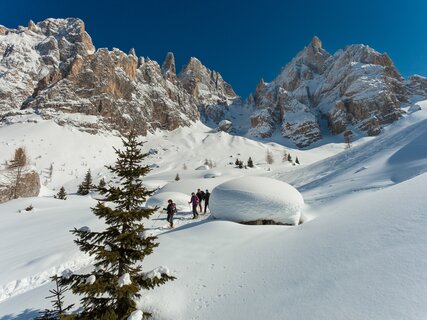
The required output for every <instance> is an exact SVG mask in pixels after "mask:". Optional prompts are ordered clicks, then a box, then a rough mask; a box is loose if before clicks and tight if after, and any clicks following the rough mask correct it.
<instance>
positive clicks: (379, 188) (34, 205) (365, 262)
mask: <svg viewBox="0 0 427 320" xmlns="http://www.w3.org/2000/svg"><path fill="white" fill-rule="evenodd" d="M0 54H2V55H3V59H2V60H1V62H0V98H1V101H0V119H1V124H0V163H2V167H1V168H0V169H2V170H3V169H4V167H5V166H4V165H3V164H5V163H7V161H10V159H11V158H12V157H13V154H14V152H15V150H16V149H17V148H20V147H23V148H25V151H26V153H27V155H28V158H29V166H30V167H31V169H32V170H33V171H34V172H36V173H37V174H38V176H39V177H40V192H39V194H38V196H31V197H25V198H19V199H13V200H10V201H7V202H4V203H0V222H1V223H0V257H1V258H0V320H12V319H13V320H27V319H33V318H34V317H36V316H37V315H38V313H39V311H41V310H43V309H44V308H48V307H50V306H51V304H50V302H49V300H48V299H45V298H44V297H46V296H48V295H49V289H51V288H52V287H53V283H52V282H51V281H50V277H51V276H53V275H55V274H61V273H62V272H64V271H66V270H71V271H72V272H81V271H82V270H83V271H87V270H91V269H92V265H93V257H89V256H88V255H85V254H83V253H82V252H81V251H79V249H78V247H77V246H76V244H75V243H74V242H73V241H74V240H75V237H74V236H73V235H72V234H71V233H70V230H72V229H73V228H81V227H88V228H90V229H91V230H101V229H102V228H103V227H104V223H103V221H101V220H98V219H97V218H96V217H95V216H94V215H93V213H92V212H91V208H93V207H94V206H95V205H96V203H97V198H98V197H99V194H97V193H96V192H90V193H89V194H88V195H78V194H76V192H77V189H78V186H79V184H80V183H81V182H82V180H83V178H84V176H85V174H86V173H87V171H88V170H90V171H91V174H92V177H93V182H94V183H95V184H96V183H98V182H99V181H100V180H101V179H104V180H105V181H106V182H107V184H109V183H113V182H114V181H112V180H113V177H112V176H111V174H110V173H109V171H108V170H107V169H106V167H105V166H106V165H111V164H112V163H114V161H115V153H114V149H113V147H115V148H121V136H122V134H123V133H125V132H127V130H128V129H129V128H130V127H131V126H132V127H134V128H136V130H137V131H138V134H140V135H139V139H140V141H143V143H144V146H143V151H144V152H147V153H148V156H147V158H146V159H145V164H146V165H148V166H149V167H150V168H151V171H150V173H149V174H148V175H147V176H145V177H144V178H143V183H144V185H145V186H146V187H147V188H149V189H152V190H156V191H155V193H154V194H153V196H152V197H150V198H149V199H148V200H147V202H146V203H145V204H144V206H146V207H154V206H156V205H157V206H159V207H160V208H163V207H165V206H166V205H167V200H168V199H173V200H174V201H175V203H176V204H177V209H178V212H177V213H176V215H175V222H174V224H175V225H174V228H169V225H168V223H167V221H166V213H165V211H163V210H161V209H160V210H158V212H156V213H155V214H154V215H152V216H151V218H150V219H147V220H145V221H144V225H145V227H146V228H147V229H148V230H149V232H150V234H152V235H157V236H158V242H159V243H160V245H159V247H158V248H156V249H155V250H154V253H153V254H152V255H149V256H148V257H147V258H146V260H144V262H143V264H142V266H143V269H144V270H145V271H149V270H153V269H155V268H156V267H158V266H166V267H167V268H168V269H167V270H169V271H170V273H171V274H172V275H173V276H175V277H176V280H174V281H170V282H167V283H166V284H165V285H163V286H161V287H159V288H155V289H154V290H150V291H144V292H142V299H140V300H139V301H138V308H140V309H141V310H144V311H147V312H151V313H152V314H153V319H157V320H172V319H173V320H190V319H194V320H195V319H200V320H218V319H230V320H240V319H242V320H243V319H277V320H279V319H290V320H293V319H295V320H297V319H316V320H342V319H351V320H358V319H360V320H365V319H372V320H375V319H377V320H384V319H387V320H393V319H395V320H401V319H409V320H418V319H425V318H426V317H427V290H426V288H427V276H426V273H425V268H426V266H427V246H426V244H427V234H426V232H425V230H426V228H427V210H426V207H427V198H426V194H427V100H425V99H426V98H427V85H426V82H425V78H423V77H420V76H414V77H412V78H410V79H408V80H404V79H403V78H402V77H401V76H400V74H399V72H398V71H397V69H396V68H395V67H394V65H393V63H392V61H391V59H390V58H389V57H388V56H387V55H386V54H380V53H378V52H376V51H375V50H373V49H371V48H369V47H367V46H363V45H352V46H349V47H347V48H345V49H343V50H339V51H338V52H337V53H335V54H329V53H328V52H327V51H325V50H324V49H323V48H322V43H321V42H320V40H319V39H318V38H317V37H315V38H313V40H312V41H311V42H310V44H309V45H308V46H307V47H306V48H304V49H303V50H302V51H301V52H300V53H298V55H297V56H296V58H295V59H294V60H292V61H291V62H290V63H289V64H288V65H286V66H285V67H284V68H283V69H282V71H281V73H280V74H279V75H278V77H277V78H276V79H275V80H273V81H272V82H270V83H266V82H264V81H261V82H260V84H259V85H258V86H257V88H256V91H255V92H254V94H253V95H251V96H250V97H248V98H247V99H241V98H240V97H238V96H237V95H236V93H235V92H234V91H233V89H232V88H231V86H230V85H229V84H228V83H227V82H225V81H224V79H223V78H222V76H221V75H220V74H219V73H217V72H215V71H211V70H210V69H208V68H206V67H205V66H204V65H202V63H201V62H200V61H199V60H198V59H196V58H191V59H190V61H189V63H188V64H187V65H186V66H185V67H184V68H183V71H182V72H181V73H179V74H177V73H176V66H175V61H174V56H173V54H168V55H167V57H166V60H165V62H164V63H163V65H162V66H161V67H160V65H159V64H158V63H157V62H155V61H152V60H150V59H148V58H143V57H137V56H136V53H135V52H134V51H131V52H129V54H125V53H123V52H122V51H120V50H118V49H113V50H112V51H109V50H108V49H105V48H101V49H95V48H94V46H93V44H92V42H91V38H90V36H89V35H88V33H86V31H85V30H84V24H83V22H82V21H81V20H79V19H48V20H45V21H43V22H39V23H37V24H35V23H33V22H32V21H31V22H30V23H29V25H28V27H20V28H18V29H16V30H15V29H8V28H6V27H3V26H0ZM224 120H226V121H224ZM221 121H222V122H221ZM227 121H229V122H230V123H228V122H227ZM325 121H326V122H325ZM221 123H222V124H225V126H226V128H218V127H221V126H220V125H219V124H221ZM231 123H232V124H231ZM325 123H326V125H325ZM229 125H230V126H229ZM346 131H351V137H352V138H351V141H348V143H345V142H344V140H343V136H342V133H343V132H346ZM298 146H299V147H304V148H298ZM249 158H251V159H252V160H253V163H254V167H253V168H251V167H248V166H247V165H246V164H247V161H248V159H249ZM238 159H239V160H241V161H243V162H244V165H243V166H242V168H239V166H238V165H236V163H237V162H236V161H237V160H238ZM296 159H298V162H299V163H297V162H296ZM0 172H3V171H0ZM178 177H179V179H178ZM4 182H5V180H4V179H3V180H2V178H1V177H0V186H1V184H2V183H4ZM61 187H64V188H65V190H66V192H67V194H68V195H67V200H65V201H63V200H59V199H56V198H55V197H54V196H55V195H56V194H57V193H58V191H59V190H60V188H61ZM198 188H200V189H202V190H209V191H210V192H211V193H212V198H211V203H210V204H209V210H208V211H207V213H205V214H202V213H200V214H199V217H198V219H192V218H193V215H192V212H191V207H190V205H189V203H188V201H190V195H191V193H192V192H195V191H196V190H197V189H198ZM26 209H28V210H26ZM211 209H212V212H211ZM245 216H248V217H249V218H248V221H251V222H253V220H267V221H271V220H274V221H275V222H280V224H277V225H270V224H269V225H248V224H242V223H239V222H241V220H242V219H245ZM248 221H245V222H248ZM65 298H66V300H67V304H70V303H75V304H76V306H75V307H74V310H77V309H78V303H79V297H77V296H74V295H72V294H71V293H70V292H67V294H66V297H65Z"/></svg>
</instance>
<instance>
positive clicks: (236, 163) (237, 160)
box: [234, 158, 240, 166]
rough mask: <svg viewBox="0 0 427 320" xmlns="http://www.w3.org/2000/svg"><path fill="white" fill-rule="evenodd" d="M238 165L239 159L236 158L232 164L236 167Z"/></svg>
mask: <svg viewBox="0 0 427 320" xmlns="http://www.w3.org/2000/svg"><path fill="white" fill-rule="evenodd" d="M239 163H240V160H239V158H236V162H234V164H235V165H236V166H238V165H239Z"/></svg>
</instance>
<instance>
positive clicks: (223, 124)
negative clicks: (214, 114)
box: [218, 120, 233, 132]
mask: <svg viewBox="0 0 427 320" xmlns="http://www.w3.org/2000/svg"><path fill="white" fill-rule="evenodd" d="M232 125H233V123H232V122H231V121H229V120H222V121H220V123H218V131H225V132H228V131H230V129H231V127H232Z"/></svg>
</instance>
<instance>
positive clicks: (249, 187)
mask: <svg viewBox="0 0 427 320" xmlns="http://www.w3.org/2000/svg"><path fill="white" fill-rule="evenodd" d="M303 206H304V200H303V198H302V195H301V194H300V193H299V192H298V190H296V189H295V188H294V187H292V186H291V185H289V184H287V183H284V182H282V181H278V180H274V179H270V178H264V177H244V178H239V179H233V180H230V181H227V182H225V183H222V184H220V185H219V186H217V187H215V189H213V191H212V196H211V199H210V207H211V212H212V215H213V216H214V217H215V218H217V219H223V220H229V221H234V222H254V221H258V220H269V221H274V222H276V223H282V224H289V225H296V224H298V223H299V221H300V219H301V211H302V208H303Z"/></svg>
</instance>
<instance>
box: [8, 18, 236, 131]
mask: <svg viewBox="0 0 427 320" xmlns="http://www.w3.org/2000/svg"><path fill="white" fill-rule="evenodd" d="M0 55H1V56H2V59H1V61H0V98H1V102H0V112H1V115H2V116H3V118H4V120H7V118H8V116H10V115H16V114H17V113H23V112H25V111H27V112H28V111H29V112H32V111H35V112H37V113H38V114H40V115H42V116H43V117H44V118H45V119H46V118H54V119H55V120H57V121H58V122H59V123H63V122H64V121H65V120H64V114H67V113H80V114H85V115H91V116H96V117H92V118H90V121H89V120H88V118H85V120H84V121H79V122H76V121H75V119H74V121H73V123H74V124H76V125H77V126H79V128H81V129H85V130H87V131H91V132H94V131H96V130H97V129H99V128H102V127H108V128H112V129H117V130H118V131H121V132H124V131H126V130H128V129H129V127H131V126H132V127H134V128H135V129H136V130H137V131H138V132H139V133H142V134H146V133H147V132H148V131H152V130H154V129H157V128H159V129H165V130H173V129H176V128H178V127H181V126H188V125H190V124H191V123H193V122H194V121H196V120H198V119H199V111H198V108H199V107H203V108H206V107H208V106H213V105H216V104H222V105H224V104H228V103H229V100H233V99H235V98H237V97H236V94H235V93H234V91H233V89H232V88H231V86H230V85H228V84H227V83H226V82H225V81H224V80H223V79H222V77H221V75H220V74H219V73H217V72H215V71H211V70H209V69H208V68H206V67H205V66H203V65H202V63H201V62H200V61H199V60H197V59H196V58H191V59H190V62H189V63H188V65H187V66H186V67H185V68H184V70H183V71H182V73H181V74H180V75H179V76H177V75H176V69H175V61H174V56H173V54H172V53H168V55H167V56H166V60H165V62H164V64H163V66H162V67H160V66H159V64H158V63H157V62H156V61H153V60H150V59H149V58H143V57H137V56H136V53H135V51H134V50H131V51H130V52H129V54H126V53H124V52H122V51H120V50H119V49H115V48H114V49H113V50H111V51H110V50H108V49H106V48H100V49H97V50H96V49H95V47H94V46H93V44H92V40H91V37H90V36H89V34H88V33H87V32H86V31H85V29H84V23H83V21H81V20H80V19H73V18H69V19H47V20H45V21H42V22H40V23H37V24H35V23H33V22H32V21H30V23H29V25H28V27H26V28H25V27H19V28H18V29H17V30H13V29H8V28H6V27H1V28H0ZM21 110H24V111H21ZM65 119H70V117H68V118H67V117H65Z"/></svg>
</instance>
